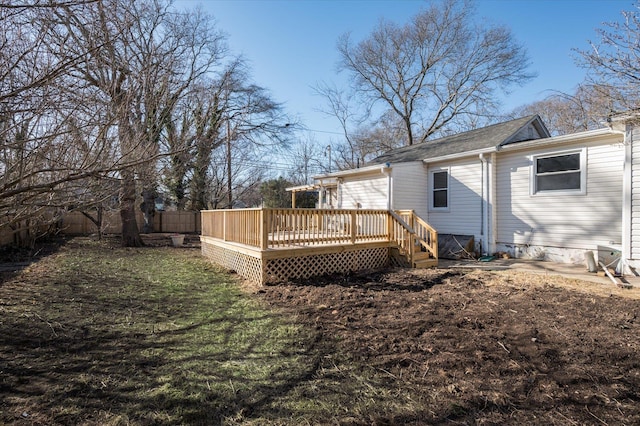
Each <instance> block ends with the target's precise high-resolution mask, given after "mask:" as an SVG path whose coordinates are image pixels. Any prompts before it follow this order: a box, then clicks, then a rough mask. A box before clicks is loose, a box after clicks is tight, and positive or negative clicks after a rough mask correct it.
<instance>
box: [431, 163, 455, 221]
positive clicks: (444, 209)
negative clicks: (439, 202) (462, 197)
mask: <svg viewBox="0 0 640 426" xmlns="http://www.w3.org/2000/svg"><path fill="white" fill-rule="evenodd" d="M436 173H446V174H447V187H446V190H447V206H446V207H435V206H434V205H433V201H434V200H433V197H434V192H435V191H437V190H442V189H444V188H437V189H436V188H434V185H435V179H434V177H433V175H434V174H436ZM450 206H451V170H450V168H449V167H440V168H437V169H433V170H430V171H429V210H431V211H436V212H447V211H449V210H450Z"/></svg>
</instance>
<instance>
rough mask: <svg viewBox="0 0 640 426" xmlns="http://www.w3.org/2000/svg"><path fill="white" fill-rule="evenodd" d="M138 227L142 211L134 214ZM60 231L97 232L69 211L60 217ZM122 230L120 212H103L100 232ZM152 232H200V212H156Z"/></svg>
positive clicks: (78, 214)
mask: <svg viewBox="0 0 640 426" xmlns="http://www.w3.org/2000/svg"><path fill="white" fill-rule="evenodd" d="M136 221H137V222H138V227H139V229H140V230H142V224H143V223H144V222H143V219H142V213H138V214H137V216H136ZM61 231H62V232H63V233H65V234H73V235H76V234H79V235H83V234H92V233H95V232H98V229H97V228H96V225H95V224H94V223H93V222H92V221H91V220H89V218H87V217H86V216H85V215H83V214H82V213H80V212H70V213H67V214H65V215H64V217H63V218H62V224H61ZM121 231H122V221H121V220H120V212H118V211H109V212H105V213H104V214H103V218H102V232H103V233H107V234H111V233H114V234H117V233H120V232H121ZM153 231H154V232H176V233H185V234H191V233H196V234H199V233H200V212H193V211H164V212H156V214H155V215H154V217H153Z"/></svg>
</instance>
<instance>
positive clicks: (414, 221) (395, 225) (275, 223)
mask: <svg viewBox="0 0 640 426" xmlns="http://www.w3.org/2000/svg"><path fill="white" fill-rule="evenodd" d="M202 235H203V236H205V237H207V236H208V237H214V238H217V239H220V240H223V241H228V242H234V243H240V244H245V245H248V246H251V247H256V248H258V249H262V250H267V249H277V248H290V247H291V248H293V247H303V246H313V245H322V244H356V243H364V242H372V241H390V242H395V243H396V245H397V246H398V247H399V248H400V249H401V250H402V251H404V252H405V253H407V254H411V258H412V257H413V256H412V253H414V251H415V250H416V246H417V247H420V246H422V247H425V250H426V251H427V252H429V253H430V254H431V255H432V256H433V257H434V258H437V254H438V252H437V233H436V231H435V230H434V229H433V228H432V227H430V226H429V225H428V224H427V223H426V222H424V221H423V220H422V219H420V218H419V217H418V216H417V215H415V213H413V211H410V210H404V211H399V212H390V211H387V210H364V209H358V210H348V209H233V210H205V211H203V212H202ZM417 250H419V248H418V249H417Z"/></svg>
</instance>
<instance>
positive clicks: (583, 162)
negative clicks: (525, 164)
mask: <svg viewBox="0 0 640 426" xmlns="http://www.w3.org/2000/svg"><path fill="white" fill-rule="evenodd" d="M571 154H579V155H580V188H579V189H558V190H551V189H547V190H538V188H537V182H538V180H537V177H538V173H537V160H538V159H540V158H550V157H559V156H563V155H571ZM529 160H530V164H531V167H530V175H529V193H530V194H531V195H532V196H536V197H541V196H556V195H586V194H587V149H586V148H581V149H572V150H567V151H554V152H545V153H540V154H535V155H532V156H530V157H529ZM555 173H558V174H559V173H563V172H555ZM564 173H566V172H564Z"/></svg>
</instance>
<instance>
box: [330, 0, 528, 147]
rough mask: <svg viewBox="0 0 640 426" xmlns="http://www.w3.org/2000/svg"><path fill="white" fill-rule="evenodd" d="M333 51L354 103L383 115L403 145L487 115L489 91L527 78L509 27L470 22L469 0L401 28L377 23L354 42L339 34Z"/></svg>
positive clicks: (448, 0)
mask: <svg viewBox="0 0 640 426" xmlns="http://www.w3.org/2000/svg"><path fill="white" fill-rule="evenodd" d="M338 51H339V53H340V57H341V60H340V69H341V70H344V71H346V72H348V73H349V75H350V76H351V78H352V82H353V85H354V87H355V89H356V96H358V99H359V100H360V101H361V102H362V103H363V105H365V106H366V107H367V108H368V110H370V111H372V112H375V111H380V108H381V109H382V112H384V111H386V110H391V111H392V112H393V113H394V114H395V115H396V116H397V117H398V118H399V119H400V120H401V121H402V123H403V128H404V133H405V135H404V138H403V139H404V141H405V142H406V144H407V145H412V144H414V143H420V142H424V141H426V140H427V139H428V138H429V137H430V136H431V135H433V134H436V133H437V132H438V131H441V130H443V129H445V128H446V127H447V126H451V125H453V124H455V123H456V121H457V120H458V119H460V118H464V117H465V116H480V117H488V116H490V115H491V114H492V113H495V112H496V110H497V105H496V104H495V92H496V91H497V90H504V91H506V90H508V89H509V88H510V87H511V86H512V85H517V84H522V83H524V82H526V81H528V80H529V79H530V78H531V77H532V75H531V74H530V73H528V72H527V71H526V69H527V67H528V58H527V55H526V52H525V50H524V48H523V47H522V46H521V45H520V44H519V43H518V42H517V41H516V40H515V39H514V37H513V35H512V34H511V32H510V30H509V29H507V28H506V27H503V26H493V27H491V26H486V25H481V24H479V23H477V20H475V19H474V7H473V5H472V3H471V2H470V1H457V0H445V1H443V2H437V3H432V4H431V5H430V6H429V7H428V8H427V9H425V10H423V11H422V12H420V13H418V14H417V15H416V16H415V17H414V18H413V19H412V20H411V21H410V22H409V23H407V24H405V25H397V24H394V23H392V22H389V21H386V20H381V21H380V23H379V24H378V26H377V27H376V28H375V29H374V31H373V32H372V33H371V34H370V35H369V36H368V37H367V38H365V39H364V40H361V41H360V42H357V43H356V42H354V41H353V40H352V38H351V36H350V34H345V35H344V36H342V37H341V38H340V39H339V41H338ZM376 107H379V109H376ZM374 121H375V120H374Z"/></svg>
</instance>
